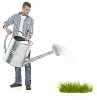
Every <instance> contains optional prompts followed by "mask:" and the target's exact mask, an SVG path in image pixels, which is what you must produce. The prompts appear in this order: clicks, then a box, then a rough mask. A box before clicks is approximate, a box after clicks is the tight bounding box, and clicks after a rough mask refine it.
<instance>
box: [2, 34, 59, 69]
mask: <svg viewBox="0 0 97 100" xmlns="http://www.w3.org/2000/svg"><path fill="white" fill-rule="evenodd" d="M7 37H8V35H7V36H6V37H5V39H4V49H5V56H4V61H5V62H7V63H8V64H10V65H12V66H14V67H23V66H24V65H25V64H27V63H31V62H33V61H36V60H38V59H40V58H43V57H45V56H48V55H50V54H53V53H54V54H55V55H56V56H59V55H60V47H59V46H58V45H57V44H53V45H52V50H51V51H49V52H47V53H44V54H41V55H38V56H36V57H33V58H30V59H29V58H28V57H27V56H28V54H29V52H30V50H31V47H32V45H33V43H32V41H31V40H29V41H25V39H24V38H23V37H20V36H15V37H12V38H11V40H10V43H9V45H8V47H7V49H6V40H7Z"/></svg>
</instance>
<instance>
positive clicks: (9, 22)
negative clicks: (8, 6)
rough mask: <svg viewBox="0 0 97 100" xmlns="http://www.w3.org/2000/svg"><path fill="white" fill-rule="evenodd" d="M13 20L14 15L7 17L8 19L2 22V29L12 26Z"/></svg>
mask: <svg viewBox="0 0 97 100" xmlns="http://www.w3.org/2000/svg"><path fill="white" fill-rule="evenodd" d="M14 18H15V14H14V15H13V16H11V17H9V19H8V20H7V21H5V22H4V24H3V28H4V26H7V27H8V26H9V25H12V24H13V23H14Z"/></svg>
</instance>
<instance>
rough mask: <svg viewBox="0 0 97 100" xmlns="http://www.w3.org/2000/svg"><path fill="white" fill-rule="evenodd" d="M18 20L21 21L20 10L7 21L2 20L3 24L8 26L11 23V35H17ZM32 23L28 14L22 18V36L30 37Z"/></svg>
mask: <svg viewBox="0 0 97 100" xmlns="http://www.w3.org/2000/svg"><path fill="white" fill-rule="evenodd" d="M20 22H21V12H19V13H18V14H14V15H13V16H11V17H10V18H9V19H8V20H7V21H5V22H4V25H3V26H7V27H8V26H9V25H13V34H12V36H18V33H19V27H20ZM33 24H34V20H33V18H32V17H30V16H27V17H26V19H25V20H24V23H23V30H22V32H23V34H22V35H23V36H30V37H31V36H32V35H33Z"/></svg>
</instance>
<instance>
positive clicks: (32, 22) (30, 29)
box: [28, 18, 34, 37]
mask: <svg viewBox="0 0 97 100" xmlns="http://www.w3.org/2000/svg"><path fill="white" fill-rule="evenodd" d="M33 26H34V20H33V19H32V18H31V20H30V22H29V29H28V35H30V37H32V35H33V30H34V27H33Z"/></svg>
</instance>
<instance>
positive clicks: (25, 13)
mask: <svg viewBox="0 0 97 100" xmlns="http://www.w3.org/2000/svg"><path fill="white" fill-rule="evenodd" d="M30 10H31V8H30V7H28V6H25V7H22V13H23V15H25V16H27V15H28V14H29V12H30Z"/></svg>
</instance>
